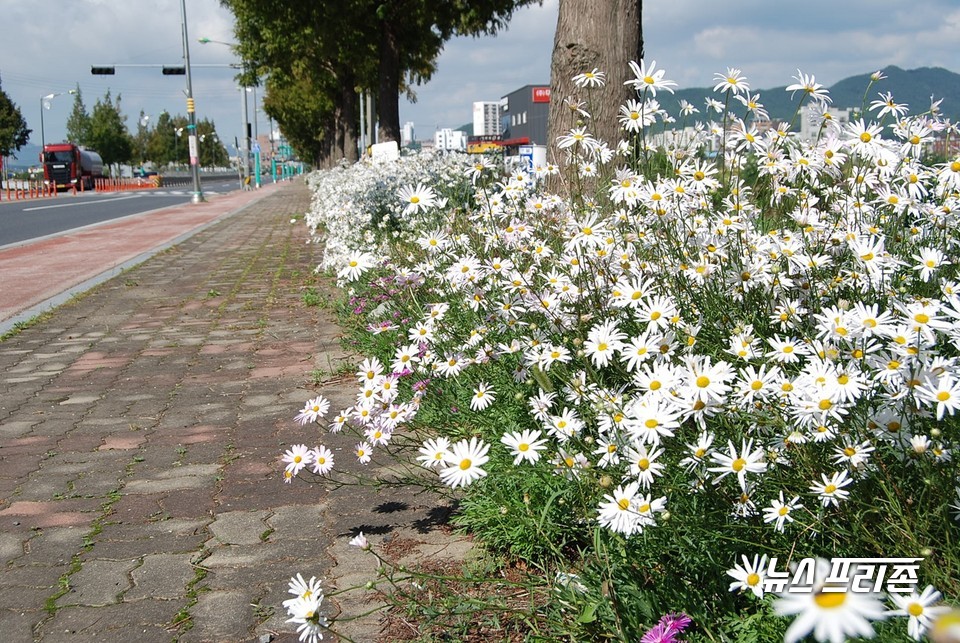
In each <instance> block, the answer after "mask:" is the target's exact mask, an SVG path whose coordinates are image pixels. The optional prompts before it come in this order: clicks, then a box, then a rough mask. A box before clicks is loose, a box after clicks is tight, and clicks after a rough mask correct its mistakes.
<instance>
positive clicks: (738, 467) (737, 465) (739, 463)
mask: <svg viewBox="0 0 960 643" xmlns="http://www.w3.org/2000/svg"><path fill="white" fill-rule="evenodd" d="M745 466H747V461H746V460H744V459H743V458H737V459H736V460H734V461H733V464H731V465H730V468H732V469H733V470H734V471H736V472H738V473H739V472H740V471H742V470H743V468H744V467H745Z"/></svg>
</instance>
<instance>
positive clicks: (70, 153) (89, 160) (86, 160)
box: [40, 143, 103, 191]
mask: <svg viewBox="0 0 960 643" xmlns="http://www.w3.org/2000/svg"><path fill="white" fill-rule="evenodd" d="M40 163H41V164H42V165H43V181H44V183H45V184H46V185H47V186H52V187H54V188H56V189H57V190H58V191H59V190H72V189H77V190H92V189H94V187H95V185H96V179H100V178H103V159H102V158H100V155H99V154H97V153H96V152H94V151H93V150H88V149H85V148H82V147H80V146H78V145H74V144H73V143H52V144H50V145H44V147H43V152H42V153H41V154H40Z"/></svg>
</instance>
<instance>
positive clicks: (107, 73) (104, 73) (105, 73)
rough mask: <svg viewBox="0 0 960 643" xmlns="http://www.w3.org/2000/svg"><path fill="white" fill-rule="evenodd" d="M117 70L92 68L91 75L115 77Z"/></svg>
mask: <svg viewBox="0 0 960 643" xmlns="http://www.w3.org/2000/svg"><path fill="white" fill-rule="evenodd" d="M116 72H117V70H116V69H115V68H113V67H91V68H90V73H91V74H93V75H94V76H113V75H114V74H115V73H116Z"/></svg>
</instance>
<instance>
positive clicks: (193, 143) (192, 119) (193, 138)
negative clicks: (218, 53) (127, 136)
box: [180, 0, 205, 203]
mask: <svg viewBox="0 0 960 643" xmlns="http://www.w3.org/2000/svg"><path fill="white" fill-rule="evenodd" d="M180 17H181V19H182V23H183V63H184V65H185V66H186V68H187V118H188V119H189V124H188V125H187V128H188V129H189V131H188V135H189V138H188V139H187V140H188V141H189V149H190V173H191V174H192V175H193V198H192V199H191V201H192V202H193V203H202V202H203V201H204V200H205V199H204V198H203V190H202V189H201V187H200V165H199V161H200V155H199V153H198V150H197V113H196V111H195V109H194V103H193V82H192V76H191V74H190V45H189V40H188V39H187V5H186V0H180Z"/></svg>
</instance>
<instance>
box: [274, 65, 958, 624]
mask: <svg viewBox="0 0 960 643" xmlns="http://www.w3.org/2000/svg"><path fill="white" fill-rule="evenodd" d="M655 67H656V64H655V63H651V64H650V65H649V66H647V65H646V64H645V63H640V64H637V63H632V64H631V68H632V69H633V71H634V74H635V76H636V78H635V79H634V80H633V81H631V84H632V85H633V86H634V87H635V88H636V90H637V93H636V98H635V99H633V100H631V101H628V102H627V103H626V104H625V105H624V106H622V108H621V110H620V121H621V124H622V126H623V132H624V138H623V140H621V141H618V142H612V143H607V142H603V141H599V140H596V139H595V138H594V137H593V136H592V135H591V134H590V117H589V114H590V111H591V109H592V106H591V105H590V103H589V100H588V99H589V88H590V87H591V86H594V85H596V84H598V83H602V82H603V74H602V73H601V72H598V71H597V70H594V71H593V72H590V73H588V74H582V75H580V76H578V77H577V79H576V80H577V82H578V84H579V85H580V86H581V87H583V88H584V91H585V94H586V95H585V97H571V98H569V99H568V100H567V101H566V104H567V105H568V106H569V107H570V110H569V114H570V118H571V122H570V129H569V132H568V133H567V134H566V135H564V136H563V137H561V138H560V139H559V141H558V146H559V148H560V149H561V150H562V152H563V154H564V155H565V158H564V159H562V162H561V163H558V164H557V165H556V166H552V165H551V166H547V167H537V168H534V169H533V170H531V171H513V172H512V173H510V174H509V175H506V176H501V175H500V174H498V173H496V172H494V170H493V168H491V167H490V166H489V165H488V164H487V163H486V162H484V161H483V160H481V161H479V162H477V161H475V160H474V159H472V158H471V159H469V160H466V161H464V162H463V166H462V167H460V168H456V169H455V167H454V161H453V160H452V159H449V158H448V159H444V160H443V165H442V167H441V168H440V169H435V170H430V171H436V172H438V174H439V176H440V177H441V179H440V180H441V183H440V184H438V185H437V186H436V187H431V182H430V179H429V177H428V176H427V174H426V172H427V171H428V170H426V169H423V170H422V171H421V172H422V173H419V174H418V173H417V171H416V170H414V169H413V168H415V167H417V165H416V164H417V163H420V161H413V162H412V163H413V165H410V166H406V165H403V164H401V165H403V167H402V168H401V166H400V165H398V166H397V168H395V169H393V170H391V172H396V174H395V175H391V176H396V177H397V178H396V181H397V182H396V183H394V184H393V185H394V187H393V188H391V190H392V197H391V198H392V199H393V202H392V205H391V206H384V207H386V208H387V209H388V210H389V212H390V220H391V221H392V222H393V223H391V225H394V226H395V228H394V232H395V233H394V234H391V235H389V236H382V237H379V238H377V243H378V245H376V247H370V246H369V245H365V244H370V243H371V240H372V238H371V236H370V235H369V234H368V235H366V236H364V234H363V232H364V231H369V230H370V229H371V228H370V224H369V222H368V220H367V218H366V217H367V216H368V215H369V211H370V208H369V207H364V208H360V209H357V208H356V204H358V203H361V201H362V198H361V197H360V196H346V195H348V194H354V193H355V194H357V195H361V194H363V193H364V189H365V188H363V187H362V186H363V185H367V186H368V188H367V189H369V186H381V185H383V183H380V181H381V180H384V179H382V178H381V177H379V176H378V175H377V174H374V173H373V169H372V168H365V167H362V168H359V169H354V168H348V169H344V170H338V171H336V172H331V173H330V175H329V177H328V176H324V177H322V178H321V177H318V178H315V179H314V180H313V187H314V190H315V193H316V192H321V193H322V194H320V195H319V196H317V197H315V201H314V209H313V212H312V213H311V214H310V216H309V220H310V222H311V225H312V226H313V228H315V229H322V230H325V231H326V233H327V234H329V235H331V236H330V237H329V238H328V239H325V242H326V243H327V244H328V246H327V248H328V251H327V253H328V254H327V259H326V260H325V261H326V263H325V267H327V268H331V269H333V270H336V272H337V274H338V276H339V278H340V280H341V281H342V282H343V283H350V284H351V286H352V287H353V289H354V290H353V293H352V295H353V299H352V300H351V302H350V304H349V305H348V307H347V308H348V310H349V311H350V312H351V313H352V314H354V315H359V316H361V317H362V319H363V322H364V326H366V328H367V330H368V334H367V335H366V336H365V337H364V339H363V340H362V341H361V345H362V346H363V347H364V348H365V349H366V350H368V351H369V357H368V358H367V359H366V361H364V363H363V364H361V365H360V367H359V368H358V372H357V379H358V384H359V390H358V395H357V402H356V404H355V405H354V406H352V407H350V408H348V409H343V410H342V411H341V412H340V413H339V415H337V416H336V417H335V418H333V420H332V421H330V420H329V418H327V419H323V420H322V423H323V424H324V425H327V426H328V428H329V430H331V431H340V430H344V429H348V430H352V431H355V432H356V433H357V434H358V436H359V437H358V439H359V440H360V442H359V443H358V445H357V453H356V455H357V457H358V459H360V461H362V462H366V461H369V460H370V459H376V458H377V457H378V456H379V454H380V453H389V454H392V455H396V454H398V453H400V454H402V453H403V451H402V450H397V449H396V448H393V447H395V446H396V445H397V444H398V441H402V440H410V439H415V440H416V444H417V445H418V450H417V452H416V454H414V457H415V459H416V460H417V462H418V463H419V465H420V466H421V467H422V468H424V469H426V470H433V471H435V472H436V474H437V477H436V481H437V484H438V485H442V486H444V487H447V488H450V489H456V490H458V491H457V493H458V494H459V497H461V499H462V502H461V508H460V515H459V521H460V523H461V524H462V525H464V526H466V527H468V528H470V529H472V530H473V531H474V532H475V533H477V534H478V536H479V537H480V538H481V539H482V541H483V542H484V543H485V544H486V545H487V546H488V547H490V548H491V549H494V550H496V551H502V552H505V553H507V554H510V555H512V556H515V557H519V558H522V559H524V560H525V561H527V562H529V563H532V564H533V565H536V566H538V568H539V569H541V570H544V571H543V576H544V577H545V578H547V579H549V581H550V583H551V584H552V585H553V586H554V589H555V591H556V592H557V595H558V597H559V600H557V601H551V602H550V605H545V606H541V608H542V609H543V610H544V611H547V612H549V611H551V610H554V611H555V612H559V613H560V618H561V619H566V620H565V621H564V622H565V623H566V628H567V632H568V633H569V634H570V635H572V636H574V637H575V638H578V639H582V638H602V637H613V638H617V639H631V640H636V639H638V638H640V636H641V635H643V633H644V632H645V631H647V629H648V628H649V627H651V626H652V625H654V624H655V623H657V620H658V618H659V617H660V616H661V615H663V614H666V613H668V612H684V613H686V614H687V615H689V616H690V617H691V618H692V621H693V625H692V628H693V629H692V630H691V633H689V634H688V636H691V637H693V638H694V639H696V638H697V637H701V638H702V639H703V640H720V639H723V638H728V639H736V640H771V639H772V638H776V637H784V638H785V640H787V641H796V640H799V639H800V638H802V637H804V636H806V635H807V634H812V635H813V637H814V638H816V639H817V640H821V641H826V640H829V641H840V640H844V639H845V638H846V637H848V636H851V637H852V636H868V635H869V636H872V635H873V634H874V633H880V634H882V637H883V640H901V639H903V640H909V639H919V638H920V637H921V636H923V635H924V634H925V633H927V632H928V631H929V630H930V629H931V628H937V627H949V623H947V624H941V623H938V622H937V621H936V619H937V618H938V617H941V616H942V613H943V612H945V611H946V609H947V608H945V607H942V606H940V605H938V602H939V601H940V600H941V596H942V594H943V595H946V596H947V597H956V596H957V595H958V594H960V579H958V577H957V575H956V570H957V569H958V568H960V554H958V552H960V549H958V548H957V547H956V542H957V539H958V537H960V487H958V478H957V473H958V470H957V460H956V458H955V453H954V452H955V449H956V448H957V441H958V439H960V433H958V416H957V415H956V410H957V408H958V407H960V369H958V349H960V323H958V320H960V282H958V277H957V272H958V262H960V259H958V253H957V249H958V243H960V233H958V230H957V213H958V207H960V198H958V195H960V157H956V156H946V157H944V158H941V159H939V160H937V159H936V158H933V159H931V158H930V157H929V154H930V152H931V150H932V149H933V141H934V139H940V140H944V141H945V142H946V149H955V148H950V146H949V145H950V140H951V137H954V136H956V134H957V132H956V126H955V125H954V124H952V123H949V122H947V121H944V120H943V119H941V118H940V117H939V116H938V114H937V110H938V104H937V103H933V105H931V106H930V109H928V110H926V111H923V110H920V111H922V113H920V114H918V115H914V116H908V115H907V107H906V106H904V105H899V104H897V103H896V102H894V100H893V97H892V96H891V95H890V94H881V95H880V100H876V101H873V102H872V103H871V104H870V105H869V106H867V105H864V106H862V110H861V113H860V114H859V116H858V117H857V118H855V119H854V120H853V121H852V122H850V123H848V124H838V123H837V122H836V121H835V120H834V119H831V118H828V117H826V116H829V114H828V112H826V109H825V108H826V107H827V105H828V104H829V101H830V98H829V94H828V92H827V91H826V90H825V89H824V88H823V87H822V86H821V85H819V84H817V83H816V81H815V78H814V77H813V76H807V75H806V74H803V73H800V72H798V76H797V77H796V79H795V80H796V83H795V84H793V85H791V86H789V87H788V88H787V90H788V91H791V92H795V93H799V94H800V96H801V97H802V101H801V102H802V103H804V104H812V105H815V106H818V107H819V108H823V109H822V110H821V111H822V113H823V114H825V115H826V116H825V117H824V118H823V119H822V121H821V122H820V127H819V133H818V135H817V136H816V138H815V139H814V140H812V141H804V140H801V139H800V138H799V137H798V136H797V135H795V134H794V133H793V131H792V126H795V125H796V123H782V124H778V125H776V126H769V124H768V123H766V113H765V111H764V110H763V105H762V103H761V97H760V96H759V95H757V94H751V93H750V89H749V84H748V82H747V78H746V77H745V76H743V74H742V73H741V71H740V70H736V69H728V70H727V71H726V73H724V74H718V79H717V80H718V83H717V86H716V88H715V91H716V92H717V96H718V99H710V100H708V101H707V105H706V107H705V110H704V111H703V112H702V113H701V112H700V111H699V110H698V109H697V108H695V107H694V106H691V105H688V104H683V105H682V108H681V112H682V113H681V114H678V115H676V116H673V115H669V114H667V113H665V112H664V111H663V110H662V109H661V108H660V106H659V104H658V102H657V100H656V95H657V92H658V91H660V92H662V91H671V87H672V86H673V83H672V82H671V81H669V80H665V78H664V75H665V74H664V71H663V70H656V71H654V70H655ZM875 79H876V78H875ZM584 98H585V99H587V100H584ZM678 118H679V119H680V120H682V121H684V122H696V126H695V127H694V128H693V130H692V133H689V134H688V135H683V136H681V135H678V134H675V133H673V132H672V131H669V130H668V129H667V127H666V126H667V125H670V124H673V123H674V122H675V121H676V120H677V119H678ZM698 119H699V122H697V120H698ZM431 162H433V161H431ZM428 167H433V168H436V166H432V165H431V166H428ZM408 169H409V174H407V173H406V172H407V171H408ZM365 173H369V174H365ZM375 177H376V178H375ZM389 180H390V181H393V180H394V179H393V178H390V179H389ZM354 181H356V182H355V183H354ZM354 185H355V186H356V188H355V190H353V191H352V192H351V190H350V189H345V188H344V187H343V186H354ZM466 185H469V186H471V189H470V190H467V189H465V187H464V186H466ZM546 185H554V186H557V185H559V186H561V187H562V189H560V190H557V191H556V192H551V191H548V190H547V189H546V187H545V186H546ZM334 186H336V187H334ZM351 189H352V188H351ZM379 189H380V188H379V187H374V188H373V191H374V192H375V193H377V194H381V192H378V190H379ZM557 192H558V193H560V194H563V195H564V196H558V194H557ZM441 193H443V194H450V195H456V196H455V197H453V196H451V199H450V200H449V201H444V199H443V197H441V196H439V194H441ZM383 194H385V193H383ZM387 196H390V195H387ZM378 198H379V197H378ZM384 198H386V197H384ZM331 246H332V247H333V249H331ZM374 257H377V258H378V259H382V258H384V257H386V258H387V261H386V262H383V263H381V262H378V261H375V260H374V259H373V258H374ZM322 407H323V403H322V401H317V400H314V401H311V403H310V404H308V405H307V407H306V408H305V409H304V410H303V412H302V413H301V415H300V416H299V419H300V420H301V421H304V422H312V421H321V420H320V418H321V417H322V416H323V415H324V412H325V410H326V409H323V411H322V412H321V411H320V409H321V408H322ZM319 440H320V441H322V437H321V438H319ZM323 449H325V448H324V447H321V446H318V447H315V448H313V449H308V448H307V447H306V446H305V445H303V446H302V447H301V448H300V450H299V451H296V450H291V451H290V452H288V454H287V457H286V458H285V460H286V461H287V463H288V464H287V469H286V472H287V475H288V478H292V477H295V476H296V475H297V474H298V473H299V471H300V470H301V469H302V468H304V467H308V466H313V467H314V469H315V470H316V471H317V472H318V473H322V474H323V475H327V476H331V477H335V476H336V467H335V466H332V456H329V452H326V453H327V457H325V458H320V456H318V454H319V453H321V451H322V450H323ZM298 458H299V459H298ZM321 459H322V460H323V461H322V462H321ZM328 465H330V466H328ZM461 490H462V491H461ZM836 556H847V557H902V558H909V557H922V558H923V559H924V561H923V563H922V564H921V566H920V579H921V580H922V581H923V582H924V583H925V584H929V586H927V588H926V589H925V590H924V591H923V592H919V591H917V592H914V593H913V594H910V595H891V596H883V595H882V594H880V593H879V592H873V593H869V594H868V595H866V596H864V595H855V594H853V593H852V592H834V593H823V592H822V589H823V584H820V585H817V586H816V589H815V591H812V592H811V593H809V594H807V595H806V600H799V599H796V600H794V599H795V597H791V596H787V595H782V596H780V597H779V598H777V597H774V596H772V595H771V593H770V592H766V591H765V590H764V574H765V569H766V564H767V560H768V557H778V558H779V559H780V560H781V561H788V560H792V559H795V558H803V557H824V558H829V557H836ZM741 561H742V563H743V564H742V565H741V564H740V562H741ZM731 578H732V579H733V582H732V583H731ZM571 579H574V580H575V582H572V580H571ZM935 588H938V589H935ZM938 590H939V591H938ZM821 599H823V600H821ZM827 599H829V600H827ZM793 615H796V618H795V619H794V620H793V621H792V625H791V620H790V619H788V618H778V617H777V616H793ZM904 619H906V621H905V620H904ZM650 640H653V639H650ZM657 640H674V639H672V638H671V639H666V638H662V639H657ZM944 640H947V639H944Z"/></svg>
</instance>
